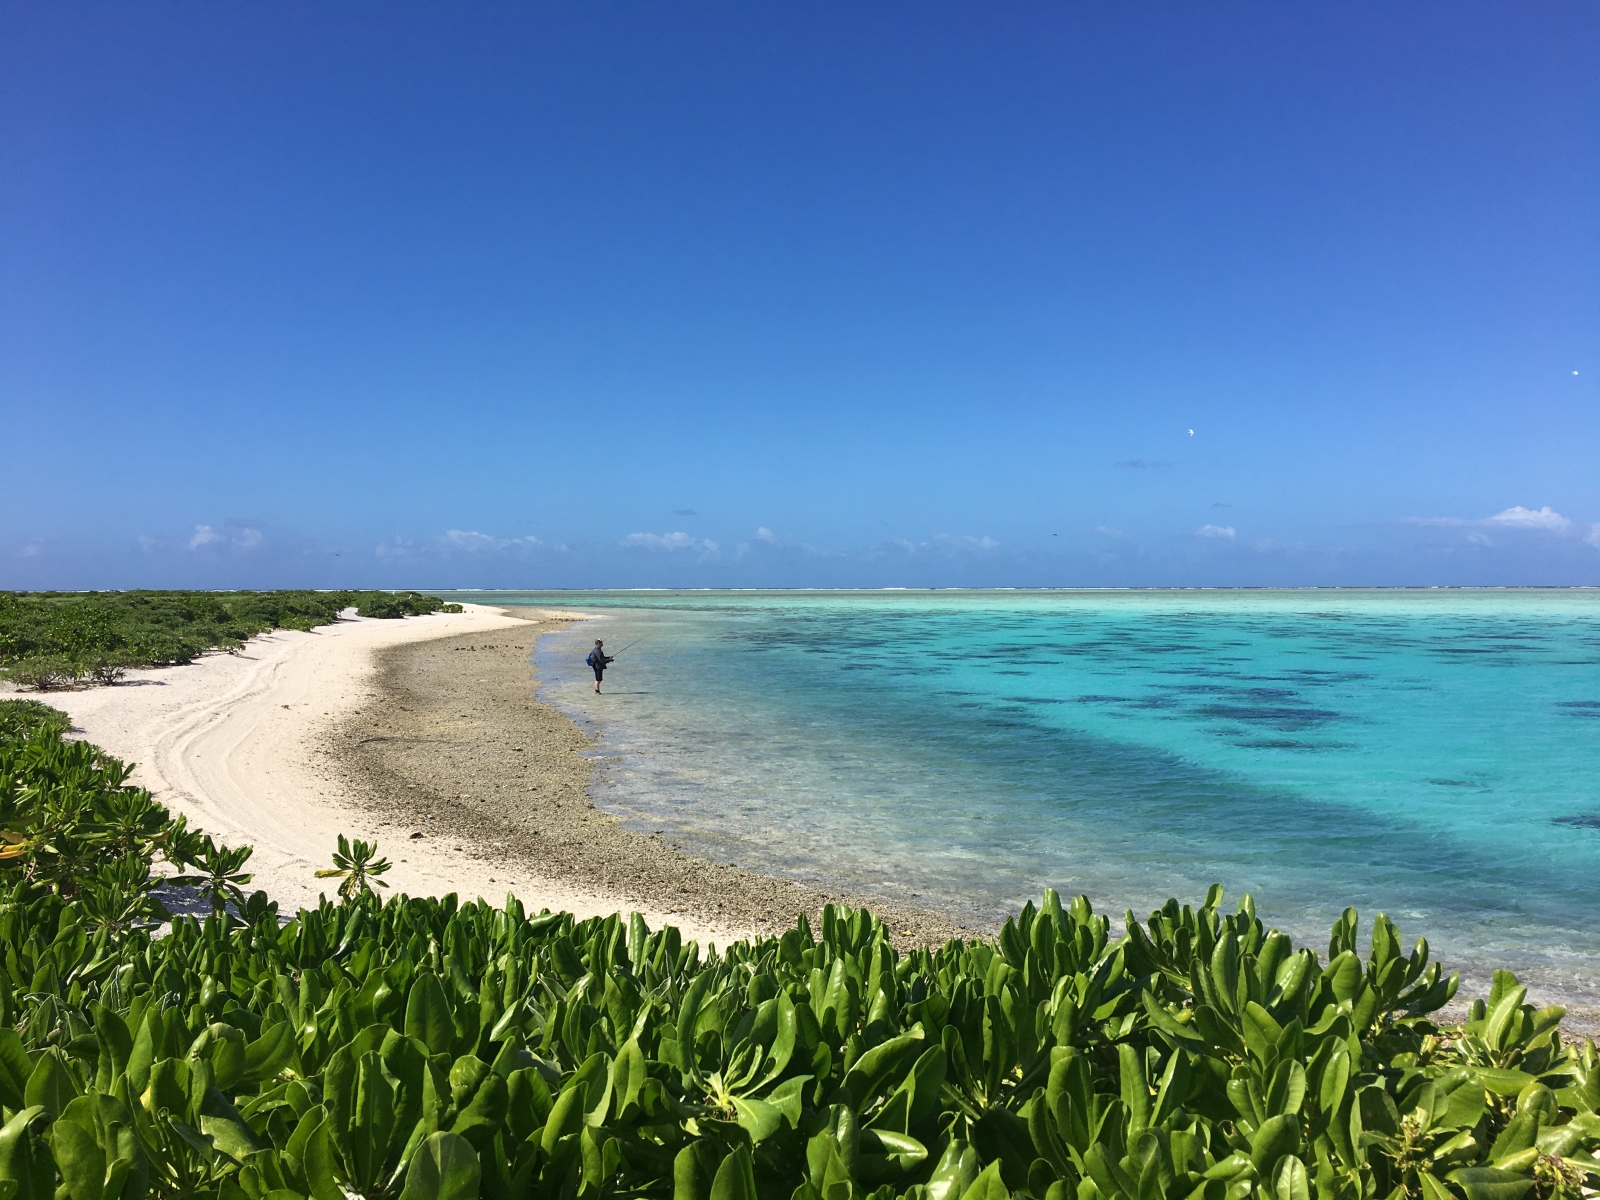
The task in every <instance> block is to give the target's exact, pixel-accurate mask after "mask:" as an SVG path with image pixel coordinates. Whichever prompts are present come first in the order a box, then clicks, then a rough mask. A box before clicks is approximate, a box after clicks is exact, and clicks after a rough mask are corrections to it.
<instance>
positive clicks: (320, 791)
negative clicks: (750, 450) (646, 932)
mask: <svg viewBox="0 0 1600 1200" xmlns="http://www.w3.org/2000/svg"><path fill="white" fill-rule="evenodd" d="M552 615H556V614H552ZM561 615H572V616H578V615H579V614H561ZM523 624H524V623H523V622H522V621H519V620H518V619H517V618H515V617H511V616H507V615H506V614H505V613H504V612H502V611H501V610H500V609H496V608H490V607H485V606H482V605H467V606H466V611H464V612H461V613H435V614H433V615H431V616H426V617H411V618H407V619H405V620H372V619H365V618H359V617H350V618H347V619H345V620H342V621H340V622H338V623H337V624H335V625H330V626H324V627H323V628H321V629H317V630H314V631H312V632H310V633H300V632H295V631H290V630H279V631H276V632H273V633H269V634H263V635H262V636H260V637H257V638H254V639H252V640H251V641H250V642H249V644H248V645H246V646H245V647H244V649H243V650H242V651H241V652H240V653H238V654H213V655H207V656H206V657H204V658H202V659H200V660H198V661H197V662H195V663H193V664H191V665H189V666H183V667H167V668H161V669H158V670H146V671H130V672H128V678H127V680H126V681H125V682H124V683H122V684H119V685H117V686H114V687H95V688H87V689H83V690H79V691H64V692H52V693H48V694H46V695H43V696H40V697H38V698H39V699H41V700H44V701H45V702H46V703H48V704H51V705H53V706H55V707H57V708H60V709H62V710H64V711H65V712H67V713H68V714H69V715H70V716H71V717H72V720H73V725H74V727H75V733H76V735H77V736H81V737H83V738H85V739H87V740H89V741H91V742H94V743H95V744H97V745H99V746H101V747H103V748H104V749H105V750H107V751H108V752H109V753H111V754H113V755H115V756H117V757H118V758H121V759H124V760H126V761H129V762H132V763H135V764H137V765H136V769H135V771H134V773H133V777H132V780H131V782H133V783H135V784H138V785H139V786H141V787H145V788H148V789H149V790H150V791H151V792H152V793H153V794H154V795H155V797H156V798H157V799H158V800H160V801H161V802H162V803H163V804H165V805H167V807H168V808H170V809H172V810H173V811H174V812H176V813H183V814H185V815H187V816H188V818H189V821H190V823H191V824H192V825H198V826H200V827H201V828H203V829H205V830H206V831H207V832H208V833H210V834H212V835H213V836H215V837H217V838H218V839H219V840H221V841H223V842H226V843H228V844H230V845H251V846H254V847H255V854H254V856H253V857H252V858H251V860H250V868H251V869H253V870H254V872H255V881H254V883H253V884H252V885H251V886H252V887H253V888H262V889H264V890H265V891H266V892H267V894H268V895H270V896H271V897H272V898H273V899H274V900H276V901H277V902H278V904H279V906H280V908H281V910H283V911H285V912H292V911H294V910H295V909H296V908H298V907H300V906H302V905H310V904H314V903H315V902H316V900H317V896H318V894H319V893H321V892H323V891H331V887H332V886H333V885H336V883H337V881H333V880H329V881H324V880H319V879H317V878H316V877H315V876H314V874H313V872H314V871H315V870H316V869H318V868H320V867H327V866H330V865H331V854H332V851H333V848H334V842H335V838H336V836H337V835H338V834H340V833H343V834H345V835H347V836H349V837H352V838H356V837H359V838H365V839H367V840H374V839H378V840H379V841H380V852H381V853H383V854H384V855H386V856H387V857H388V858H390V859H391V860H392V861H393V862H394V868H393V869H392V870H391V871H390V872H389V873H388V874H387V875H386V876H384V878H385V879H386V880H387V881H388V882H389V884H390V886H391V889H392V890H393V891H397V892H399V891H403V892H407V893H409V894H411V895H417V896H426V895H432V896H442V895H445V894H446V893H449V892H455V893H457V894H459V895H460V896H461V897H462V898H463V899H470V898H472V897H475V896H482V897H484V898H486V899H488V900H490V901H492V902H494V903H500V902H501V901H502V900H503V899H504V897H505V895H506V893H507V892H511V893H514V894H515V895H516V896H517V897H518V898H519V899H520V900H521V901H522V903H523V904H524V905H526V906H527V908H528V909H529V911H531V912H538V911H539V910H540V909H541V908H550V909H557V910H560V909H564V910H567V911H570V912H573V913H575V914H577V915H578V916H580V917H587V916H594V915H604V914H609V913H612V912H616V911H619V910H620V909H624V908H627V907H633V906H627V905H624V904H623V903H621V902H619V900H618V899H617V898H615V897H613V896H610V895H607V894H606V893H604V892H602V891H598V890H596V891H582V890H575V889H574V888H572V887H571V886H569V885H566V884H556V883H553V882H552V881H551V880H549V879H544V878H539V877H536V876H533V875H529V874H527V873H526V872H525V871H519V870H518V869H516V868H515V867H514V866H513V865H512V864H509V863H502V864H491V863H488V862H484V861H482V860H479V859H473V858H470V857H468V856H466V855H464V854H463V855H451V854H450V853H449V851H444V852H443V853H441V851H440V850H439V849H437V848H436V847H437V843H435V844H434V847H435V848H430V850H428V851H427V852H423V851H422V850H421V848H420V847H419V846H416V845H412V844H408V843H406V842H396V841H395V832H394V830H393V828H392V827H390V828H386V829H380V828H379V827H378V820H379V818H377V817H376V816H374V815H372V814H370V813H367V812H364V811H363V810H362V809H361V808H359V807H358V806H357V805H356V804H355V803H354V802H353V800H352V798H351V797H350V796H348V795H347V794H346V792H345V789H344V787H343V786H342V785H341V783H340V782H339V778H338V773H337V772H336V771H335V770H333V768H332V765H331V764H330V763H329V762H328V761H327V760H326V758H325V757H324V756H323V755H322V754H321V753H320V752H319V751H318V750H317V749H316V746H317V741H318V739H317V736H316V735H317V734H318V733H319V732H320V731H322V730H324V729H326V728H328V727H329V726H330V725H331V724H332V723H333V722H335V721H337V720H339V719H341V718H343V717H345V716H347V715H348V714H350V713H351V712H352V711H354V710H355V709H356V708H358V707H359V705H360V704H361V703H362V702H364V701H367V700H370V699H372V698H373V695H374V693H373V691H372V678H373V675H374V672H375V667H374V661H373V659H374V655H375V654H376V653H377V652H378V651H380V650H382V649H384V648H386V647H389V646H394V645H398V644H401V643H405V642H419V641H427V640H429V639H432V638H440V637H450V636H454V635H457V634H470V633H475V632H480V631H481V632H484V633H488V632H491V631H494V630H505V629H510V628H515V627H518V626H521V625H523ZM529 678H530V682H529V687H530V690H531V688H532V676H531V671H530V677H529ZM8 694H10V693H8ZM29 695H32V693H29ZM380 834H381V835H382V837H381V838H380ZM642 912H643V916H644V918H645V920H646V921H647V922H648V923H649V924H650V926H651V928H658V927H660V926H661V925H663V924H667V923H671V924H674V925H676V926H678V928H679V929H680V930H681V931H682V932H683V936H684V937H685V939H688V938H694V939H697V940H699V941H700V942H701V943H702V944H704V943H705V942H707V941H714V942H716V943H718V944H719V945H722V944H726V943H728V942H729V941H732V940H734V939H736V938H743V937H748V936H751V932H752V931H750V930H745V929H737V928H727V927H718V926H715V925H712V924H709V923H706V922H700V921H696V920H694V919H692V918H690V919H685V917H684V916H683V915H682V914H674V915H673V916H672V917H671V918H668V917H666V916H665V915H663V914H662V913H660V912H652V911H650V910H648V909H645V910H642Z"/></svg>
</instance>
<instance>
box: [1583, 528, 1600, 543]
mask: <svg viewBox="0 0 1600 1200" xmlns="http://www.w3.org/2000/svg"><path fill="white" fill-rule="evenodd" d="M1583 540H1584V541H1586V542H1588V543H1589V545H1591V546H1593V547H1594V548H1595V549H1596V550H1600V522H1596V523H1595V524H1593V525H1591V526H1589V536H1588V537H1586V538H1584V539H1583Z"/></svg>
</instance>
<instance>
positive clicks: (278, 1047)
mask: <svg viewBox="0 0 1600 1200" xmlns="http://www.w3.org/2000/svg"><path fill="white" fill-rule="evenodd" d="M294 1050H295V1045H294V1025H293V1024H292V1023H291V1022H289V1021H279V1022H277V1023H276V1024H274V1025H269V1026H267V1027H266V1028H265V1029H263V1030H262V1033H261V1036H260V1037H258V1038H257V1039H256V1040H255V1041H253V1042H251V1043H249V1045H247V1046H246V1047H245V1050H244V1058H245V1069H246V1071H247V1072H248V1074H249V1077H250V1078H251V1079H255V1080H266V1079H272V1078H274V1077H275V1076H276V1075H277V1074H278V1072H279V1071H281V1070H283V1068H284V1067H286V1066H288V1065H289V1060H290V1059H291V1058H293V1057H294Z"/></svg>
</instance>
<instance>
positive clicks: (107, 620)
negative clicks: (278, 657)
mask: <svg viewBox="0 0 1600 1200" xmlns="http://www.w3.org/2000/svg"><path fill="white" fill-rule="evenodd" d="M348 608H354V609H355V610H356V613H357V614H358V615H360V616H363V617H386V618H398V617H409V616H420V615H422V614H425V613H432V612H460V611H461V606H460V605H459V604H446V603H445V602H444V601H443V600H441V599H440V598H439V597H438V596H424V595H422V594H420V593H418V592H380V591H339V592H315V591H282V592H156V591H132V592H0V670H3V671H4V673H5V677H6V678H8V679H9V680H10V681H11V682H13V683H15V684H17V685H19V686H22V687H29V688H37V689H39V690H41V691H44V690H48V689H50V688H56V687H67V686H71V685H73V684H76V683H80V682H84V681H89V682H94V683H115V682H117V680H119V679H121V678H122V676H123V674H124V673H125V672H126V671H127V670H128V668H130V667H152V666H168V665H173V664H177V663H187V662H192V661H193V660H194V659H195V658H197V657H198V656H200V655H201V654H204V653H205V652H207V651H209V650H228V651H235V650H238V649H239V647H241V646H242V645H244V643H245V642H247V641H248V640H249V639H250V638H252V637H254V636H255V635H256V634H258V633H265V632H266V631H268V630H270V629H301V630H306V629H314V628H315V627H317V626H318V625H327V624H330V623H332V622H333V621H335V620H337V619H338V617H339V614H340V613H341V612H343V611H344V610H346V609H348Z"/></svg>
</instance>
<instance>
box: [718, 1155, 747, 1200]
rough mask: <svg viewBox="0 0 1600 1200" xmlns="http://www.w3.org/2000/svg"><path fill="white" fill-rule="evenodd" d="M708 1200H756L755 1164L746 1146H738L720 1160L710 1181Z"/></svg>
mask: <svg viewBox="0 0 1600 1200" xmlns="http://www.w3.org/2000/svg"><path fill="white" fill-rule="evenodd" d="M710 1200H757V1197H756V1176H755V1165H754V1163H752V1161H751V1159H750V1150H749V1148H748V1147H745V1146H739V1147H738V1148H736V1149H735V1150H734V1151H733V1153H731V1154H729V1155H728V1157H726V1158H724V1159H723V1160H722V1165H721V1166H719V1167H718V1168H717V1175H716V1178H715V1179H713V1180H712V1181H711V1197H710Z"/></svg>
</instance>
